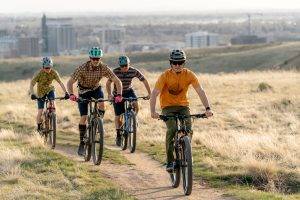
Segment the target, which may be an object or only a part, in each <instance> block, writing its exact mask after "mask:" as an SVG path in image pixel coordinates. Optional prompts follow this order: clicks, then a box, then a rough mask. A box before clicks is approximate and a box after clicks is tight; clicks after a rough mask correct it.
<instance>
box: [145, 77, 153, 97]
mask: <svg viewBox="0 0 300 200" xmlns="http://www.w3.org/2000/svg"><path fill="white" fill-rule="evenodd" d="M143 83H144V85H145V88H146V90H147V92H148V95H150V94H151V89H150V85H149V83H148V81H147V79H145V80H143Z"/></svg>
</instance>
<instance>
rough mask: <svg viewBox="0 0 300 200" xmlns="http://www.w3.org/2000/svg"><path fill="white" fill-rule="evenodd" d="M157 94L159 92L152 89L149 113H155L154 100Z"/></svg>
mask: <svg viewBox="0 0 300 200" xmlns="http://www.w3.org/2000/svg"><path fill="white" fill-rule="evenodd" d="M158 94H159V91H158V90H157V89H154V90H153V91H152V93H151V96H150V111H151V113H154V112H155V106H156V98H157V96H158Z"/></svg>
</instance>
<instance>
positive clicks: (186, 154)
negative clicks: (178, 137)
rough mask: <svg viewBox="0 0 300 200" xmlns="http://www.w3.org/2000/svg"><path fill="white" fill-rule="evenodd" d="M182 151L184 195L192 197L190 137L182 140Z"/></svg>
mask: <svg viewBox="0 0 300 200" xmlns="http://www.w3.org/2000/svg"><path fill="white" fill-rule="evenodd" d="M182 149H183V151H182V162H183V163H182V164H183V165H182V166H181V169H182V185H183V190H184V194H185V195H190V194H191V193H192V188H193V163H192V149H191V143H190V138H189V137H188V136H184V137H183V138H182Z"/></svg>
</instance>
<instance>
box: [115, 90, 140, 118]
mask: <svg viewBox="0 0 300 200" xmlns="http://www.w3.org/2000/svg"><path fill="white" fill-rule="evenodd" d="M122 97H125V98H129V97H132V98H137V97H136V95H135V93H134V91H133V89H131V90H128V91H126V92H124V93H123V94H122ZM114 110H115V115H116V116H119V115H121V114H123V113H124V112H125V103H124V101H122V102H121V103H114Z"/></svg>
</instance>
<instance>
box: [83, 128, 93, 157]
mask: <svg viewBox="0 0 300 200" xmlns="http://www.w3.org/2000/svg"><path fill="white" fill-rule="evenodd" d="M91 134H92V133H91V127H89V128H88V129H87V132H86V135H85V138H84V152H85V153H84V161H85V162H88V161H90V160H91V156H92V144H91Z"/></svg>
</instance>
